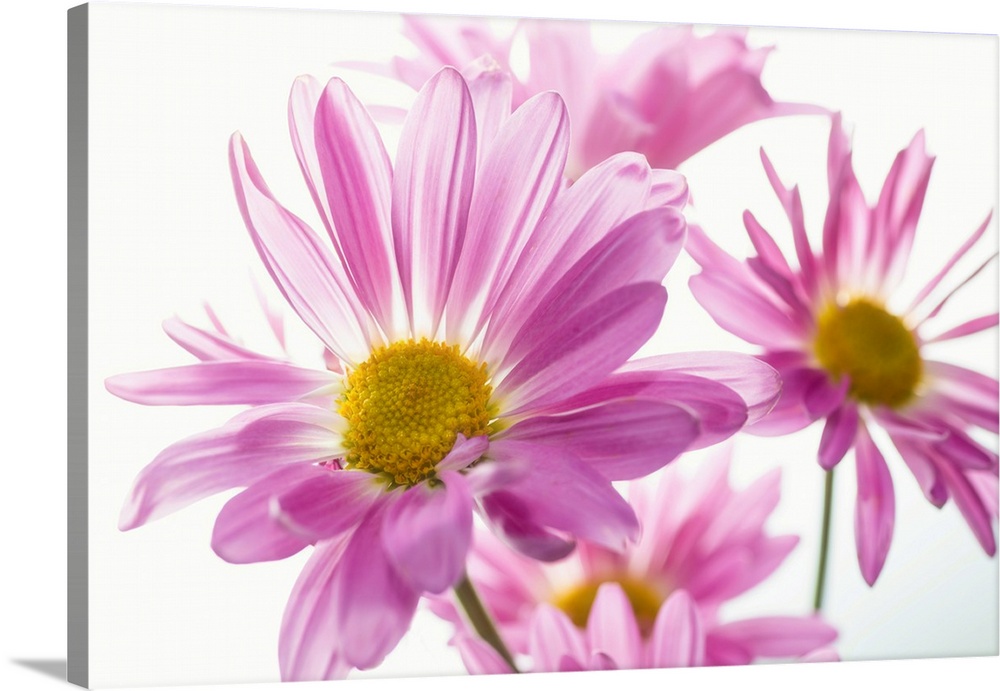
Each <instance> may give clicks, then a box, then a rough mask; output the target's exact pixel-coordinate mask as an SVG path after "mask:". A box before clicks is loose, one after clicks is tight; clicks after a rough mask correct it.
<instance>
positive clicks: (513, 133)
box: [447, 93, 569, 343]
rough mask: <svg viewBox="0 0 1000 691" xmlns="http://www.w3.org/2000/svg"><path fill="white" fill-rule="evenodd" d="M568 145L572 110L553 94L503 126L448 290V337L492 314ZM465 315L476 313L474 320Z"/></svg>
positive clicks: (475, 328)
mask: <svg viewBox="0 0 1000 691" xmlns="http://www.w3.org/2000/svg"><path fill="white" fill-rule="evenodd" d="M568 147H569V117H568V116H567V114H566V107H565V105H564V104H563V102H562V99H561V98H559V96H557V95H556V94H554V93H544V94H539V95H538V96H535V97H534V98H532V99H530V100H529V101H528V102H526V103H525V104H524V105H522V106H521V107H520V108H518V109H517V110H516V111H515V112H514V113H513V114H512V115H511V116H510V118H508V119H507V121H506V122H505V123H504V124H503V126H502V127H501V128H500V131H499V132H498V133H497V136H496V138H495V139H494V141H493V145H492V147H491V148H490V151H489V153H488V154H487V156H486V158H485V160H484V161H483V165H482V166H481V167H480V169H479V171H478V173H477V176H476V177H477V179H476V188H475V190H474V191H473V196H472V202H471V206H470V208H469V224H468V229H467V231H466V235H465V244H464V246H463V247H462V254H461V257H460V258H459V260H458V266H457V268H456V271H455V278H454V281H453V283H452V292H451V294H450V295H449V297H448V307H447V336H448V340H449V341H451V342H456V343H467V342H470V341H471V340H472V336H474V335H475V334H476V333H478V332H479V330H480V328H481V327H482V326H483V324H484V323H485V320H486V319H487V318H488V317H489V315H490V313H491V311H492V308H493V303H494V302H495V300H496V298H497V296H498V295H499V294H500V291H501V290H502V288H503V286H504V284H506V282H507V279H508V277H509V276H510V272H511V270H512V269H513V268H514V262H515V261H516V260H517V257H518V256H519V255H520V254H521V252H522V250H523V248H524V245H525V242H526V241H527V239H528V237H529V234H530V233H531V230H532V229H533V228H534V227H535V226H536V225H537V224H538V221H539V219H540V218H541V217H542V214H543V213H544V212H545V210H546V208H548V206H549V204H550V203H551V201H552V199H553V198H554V197H555V195H556V192H557V190H558V188H559V185H560V183H561V181H562V172H563V165H564V164H565V162H566V151H567V149H568ZM469 315H481V316H480V317H479V323H476V322H475V321H474V320H470V318H469Z"/></svg>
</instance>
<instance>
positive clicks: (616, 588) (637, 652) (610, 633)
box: [587, 582, 643, 669]
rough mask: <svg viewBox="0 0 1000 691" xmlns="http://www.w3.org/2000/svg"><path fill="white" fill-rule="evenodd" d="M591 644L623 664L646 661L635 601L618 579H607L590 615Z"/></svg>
mask: <svg viewBox="0 0 1000 691" xmlns="http://www.w3.org/2000/svg"><path fill="white" fill-rule="evenodd" d="M587 647H588V649H589V651H590V653H591V654H594V653H604V654H605V655H607V656H608V657H610V658H611V659H612V660H614V661H615V662H616V663H617V665H618V667H619V668H622V669H624V668H634V667H640V666H641V665H642V649H643V641H642V634H641V633H640V632H639V624H638V623H637V622H636V619H635V613H634V612H633V611H632V604H631V603H630V602H629V599H628V598H627V597H626V596H625V592H624V591H623V590H622V588H621V586H620V585H618V584H617V583H613V582H612V583H604V584H602V585H601V586H600V587H599V588H598V589H597V596H596V597H595V598H594V604H593V605H592V606H591V608H590V615H589V617H588V618H587Z"/></svg>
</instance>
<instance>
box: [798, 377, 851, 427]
mask: <svg viewBox="0 0 1000 691" xmlns="http://www.w3.org/2000/svg"><path fill="white" fill-rule="evenodd" d="M816 374H817V376H816V377H815V378H814V380H813V382H812V384H810V385H809V386H807V387H806V390H805V392H804V394H803V396H802V403H803V404H804V405H805V407H806V411H807V412H808V413H809V415H810V416H812V417H813V418H814V419H817V420H818V419H819V418H824V417H826V416H828V415H830V414H831V413H833V412H834V411H835V410H837V409H838V408H840V407H841V405H843V403H844V399H845V398H846V396H847V392H848V391H849V390H850V388H851V379H850V377H847V376H842V377H841V378H840V381H839V382H831V381H830V379H829V378H828V377H827V376H826V375H825V374H823V373H821V372H817V373H816Z"/></svg>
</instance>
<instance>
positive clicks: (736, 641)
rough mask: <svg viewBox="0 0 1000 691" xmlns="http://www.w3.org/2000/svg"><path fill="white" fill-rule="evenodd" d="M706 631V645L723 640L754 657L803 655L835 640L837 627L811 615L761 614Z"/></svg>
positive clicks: (751, 657) (752, 658) (751, 658)
mask: <svg viewBox="0 0 1000 691" xmlns="http://www.w3.org/2000/svg"><path fill="white" fill-rule="evenodd" d="M708 635H709V645H715V644H717V643H719V642H723V641H724V642H726V643H728V644H730V645H734V646H736V647H738V648H741V649H743V650H745V651H746V652H747V654H748V655H749V657H750V660H754V659H758V658H792V657H798V656H800V655H806V654H808V653H810V652H812V651H814V650H816V649H817V648H821V647H824V646H827V645H829V644H830V643H832V642H833V641H835V640H836V638H837V630H836V629H834V628H833V627H832V626H830V625H829V624H827V623H825V622H824V621H822V620H820V619H817V618H812V617H760V618H757V619H744V620H742V621H734V622H730V623H728V624H722V625H719V626H716V627H714V628H713V629H712V630H711V631H710V632H709V634H708Z"/></svg>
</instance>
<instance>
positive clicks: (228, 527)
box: [212, 463, 330, 564]
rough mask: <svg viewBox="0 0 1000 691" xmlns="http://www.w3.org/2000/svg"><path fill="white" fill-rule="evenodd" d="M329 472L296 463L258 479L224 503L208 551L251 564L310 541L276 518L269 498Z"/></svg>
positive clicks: (290, 551) (300, 547)
mask: <svg viewBox="0 0 1000 691" xmlns="http://www.w3.org/2000/svg"><path fill="white" fill-rule="evenodd" d="M328 472H330V471H328V470H326V469H324V468H322V467H320V466H316V465H313V464H311V463H296V464H294V465H291V466H287V467H284V468H281V469H279V470H276V471H275V472H273V473H271V474H270V475H266V476H265V477H263V478H260V479H259V480H257V481H256V482H254V484H252V485H251V486H250V487H249V488H248V489H245V490H243V491H242V492H240V493H239V494H237V495H236V496H235V497H233V498H232V499H230V500H229V501H228V502H226V505H225V506H223V507H222V510H221V511H220V512H219V515H218V517H216V519H215V527H214V529H213V530H212V550H213V551H214V552H215V553H216V554H217V555H219V556H220V557H221V558H222V559H224V560H225V561H228V562H229V563H230V564H252V563H254V562H259V561H275V560H278V559H284V558H285V557H290V556H291V555H293V554H296V553H298V552H300V551H301V550H303V549H304V548H305V547H307V546H308V545H310V544H312V542H313V540H312V539H310V536H308V535H303V534H301V533H298V532H295V531H292V530H289V529H288V527H286V526H285V525H283V524H282V523H280V522H279V521H276V520H275V519H274V516H273V515H272V512H271V500H272V499H273V498H274V497H275V496H276V495H277V494H279V493H281V492H282V491H284V490H286V489H287V488H288V487H290V486H293V485H295V484H297V483H299V482H302V481H303V480H305V479H306V478H310V477H313V476H314V475H316V474H318V473H328Z"/></svg>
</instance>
